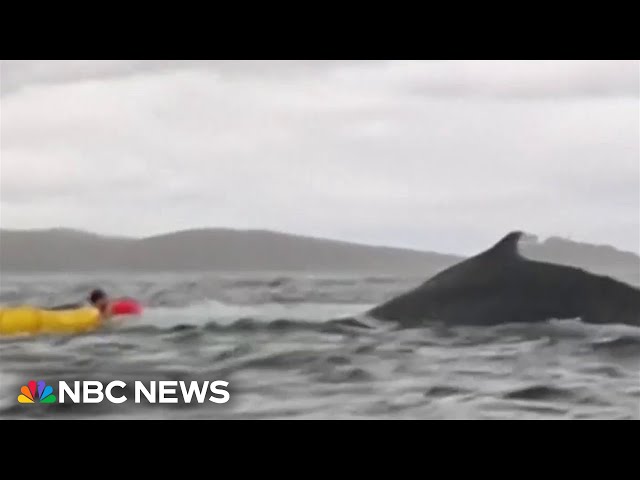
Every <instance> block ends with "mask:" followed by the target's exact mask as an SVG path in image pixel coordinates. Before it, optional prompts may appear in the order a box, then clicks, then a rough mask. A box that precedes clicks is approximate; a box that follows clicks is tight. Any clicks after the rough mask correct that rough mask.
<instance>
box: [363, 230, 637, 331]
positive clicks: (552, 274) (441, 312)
mask: <svg viewBox="0 0 640 480" xmlns="http://www.w3.org/2000/svg"><path fill="white" fill-rule="evenodd" d="M522 235H523V233H522V232H511V233H509V234H508V235H506V236H505V237H504V238H502V239H501V240H500V241H499V242H498V243H496V244H495V245H494V246H493V247H491V248H490V249H489V250H486V251H484V252H482V253H480V254H479V255H476V256H474V257H471V258H469V259H467V260H464V261H462V262H460V263H458V264H456V265H454V266H452V267H450V268H448V269H446V270H444V271H442V272H440V273H438V274H437V275H435V276H434V277H432V278H430V279H429V280H427V281H426V282H425V283H423V284H422V285H420V286H419V287H417V288H416V289H414V290H411V291H409V292H407V293H404V294H402V295H400V296H398V297H396V298H393V299H391V300H389V301H387V302H385V303H383V304H381V305H379V306H377V307H375V308H374V309H372V310H370V311H369V312H367V313H368V315H370V316H371V317H373V318H376V319H379V320H390V321H394V322H398V323H399V324H400V325H401V326H404V327H415V326H419V325H421V324H423V323H425V322H428V321H441V322H445V323H451V324H466V325H496V324H502V323H511V322H542V321H546V320H549V319H573V318H581V319H582V321H583V322H586V323H599V324H605V323H606V324H628V325H634V326H640V290H638V289H636V288H634V287H632V286H630V285H627V284H625V283H622V282H619V281H617V280H615V279H613V278H610V277H606V276H602V275H596V274H593V273H589V272H587V271H584V270H582V269H579V268H575V267H569V266H564V265H557V264H552V263H546V262H538V261H534V260H529V259H526V258H524V257H522V256H521V255H520V254H519V252H518V241H519V240H520V238H521V237H522Z"/></svg>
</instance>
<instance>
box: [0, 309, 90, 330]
mask: <svg viewBox="0 0 640 480" xmlns="http://www.w3.org/2000/svg"><path fill="white" fill-rule="evenodd" d="M99 326H100V313H99V312H98V310H97V309H95V308H79V309H76V310H41V309H37V308H33V307H14V308H0V335H19V334H44V333H81V332H88V331H91V330H95V329H96V328H98V327H99Z"/></svg>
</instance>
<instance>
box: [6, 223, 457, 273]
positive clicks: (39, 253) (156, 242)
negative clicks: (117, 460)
mask: <svg viewBox="0 0 640 480" xmlns="http://www.w3.org/2000/svg"><path fill="white" fill-rule="evenodd" d="M459 259H460V258H459V257H455V256H452V255H442V254H438V253H431V252H419V251H413V250H405V249H399V248H387V247H375V246H368V245H358V244H353V243H348V242H341V241H334V240H323V239H319V238H311V237H303V236H297V235H289V234H284V233H275V232H270V231H261V230H248V231H247V230H244V231H243V230H230V229H203V230H188V231H182V232H175V233H169V234H166V235H159V236H154V237H148V238H142V239H131V238H108V237H101V236H97V235H94V234H91V233H85V232H78V231H74V230H68V229H55V230H37V231H36V230H33V231H16V230H0V269H1V270H2V271H13V272H25V271H26V272H29V271H32V272H36V271H38V272H58V271H60V272H73V271H95V270H121V271H128V270H131V271H189V270H197V271H216V270H219V271H249V270H251V271H269V270H278V271H309V272H321V271H332V272H343V271H344V272H360V271H362V272H372V273H375V272H382V273H392V272H404V271H409V272H411V271H413V272H416V273H418V272H424V271H432V270H435V271H437V270H441V269H442V268H445V267H447V266H449V265H451V264H453V263H455V262H456V261H458V260H459Z"/></svg>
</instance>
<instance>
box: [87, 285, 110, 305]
mask: <svg viewBox="0 0 640 480" xmlns="http://www.w3.org/2000/svg"><path fill="white" fill-rule="evenodd" d="M103 298H107V294H106V293H104V291H103V290H100V289H99V288H96V289H95V290H94V291H92V292H91V294H90V295H89V301H90V302H91V303H92V304H94V305H95V304H96V302H98V301H99V300H102V299H103Z"/></svg>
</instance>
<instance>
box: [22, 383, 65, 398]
mask: <svg viewBox="0 0 640 480" xmlns="http://www.w3.org/2000/svg"><path fill="white" fill-rule="evenodd" d="M36 389H37V393H38V396H37V397H36ZM36 398H37V400H36ZM55 402H56V396H55V395H54V394H53V388H52V387H51V386H49V385H47V384H46V383H45V381H44V380H39V381H38V382H37V384H36V382H35V381H34V380H31V381H30V382H29V383H28V384H27V385H23V386H22V387H21V388H20V395H18V403H55Z"/></svg>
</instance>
